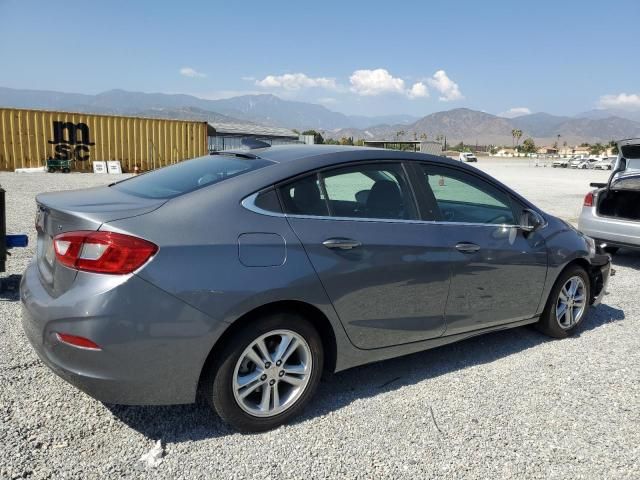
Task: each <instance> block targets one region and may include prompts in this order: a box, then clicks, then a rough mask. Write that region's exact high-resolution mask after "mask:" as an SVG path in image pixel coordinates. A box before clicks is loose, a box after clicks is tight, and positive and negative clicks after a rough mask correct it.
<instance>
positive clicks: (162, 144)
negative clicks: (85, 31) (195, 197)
mask: <svg viewBox="0 0 640 480" xmlns="http://www.w3.org/2000/svg"><path fill="white" fill-rule="evenodd" d="M207 153H208V145H207V123H206V122H197V121H184V120H165V119H158V118H142V117H122V116H113V115H94V114H90V113H70V112H54V111H46V110H26V109H17V108H0V170H15V169H16V168H34V167H42V166H45V165H46V163H47V160H48V159H56V160H72V161H73V167H72V169H73V170H78V171H92V170H93V164H92V162H94V161H99V160H105V161H107V160H120V162H121V163H122V168H123V170H124V171H133V169H134V167H135V166H136V165H137V166H138V168H140V169H141V170H143V171H145V170H151V169H154V168H159V167H163V166H165V165H169V164H172V163H176V162H180V161H182V160H186V159H189V158H194V157H198V156H202V155H206V154H207Z"/></svg>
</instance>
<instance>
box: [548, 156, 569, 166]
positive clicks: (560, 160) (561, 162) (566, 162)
mask: <svg viewBox="0 0 640 480" xmlns="http://www.w3.org/2000/svg"><path fill="white" fill-rule="evenodd" d="M551 166H552V167H553V168H567V167H568V166H569V160H568V159H566V158H556V159H555V160H554V161H553V163H552V164H551Z"/></svg>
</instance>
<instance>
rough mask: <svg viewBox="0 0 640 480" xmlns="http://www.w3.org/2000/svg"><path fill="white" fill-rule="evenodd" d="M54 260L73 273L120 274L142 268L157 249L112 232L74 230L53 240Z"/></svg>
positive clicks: (149, 243) (143, 241)
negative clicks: (70, 269) (73, 271)
mask: <svg viewBox="0 0 640 480" xmlns="http://www.w3.org/2000/svg"><path fill="white" fill-rule="evenodd" d="M53 246H54V249H55V252H56V259H57V260H58V262H60V263H61V264H62V265H65V266H67V267H69V268H73V269H75V270H82V271H85V272H94V273H108V274H114V275H123V274H126V273H131V272H133V271H134V270H137V269H138V268H140V267H141V266H142V265H144V264H145V263H146V262H147V260H149V259H150V258H151V257H152V256H153V255H154V254H155V253H156V252H157V251H158V246H157V245H155V244H153V243H151V242H148V241H146V240H142V239H141V238H137V237H132V236H130V235H123V234H122V233H115V232H93V231H78V232H67V233H61V234H60V235H56V236H55V237H53Z"/></svg>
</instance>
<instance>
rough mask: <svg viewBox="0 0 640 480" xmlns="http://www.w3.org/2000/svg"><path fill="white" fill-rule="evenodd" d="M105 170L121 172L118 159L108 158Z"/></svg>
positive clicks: (114, 172)
mask: <svg viewBox="0 0 640 480" xmlns="http://www.w3.org/2000/svg"><path fill="white" fill-rule="evenodd" d="M107 170H108V171H109V173H113V174H120V173H122V167H121V166H120V160H109V161H108V162H107Z"/></svg>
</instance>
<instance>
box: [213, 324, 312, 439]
mask: <svg viewBox="0 0 640 480" xmlns="http://www.w3.org/2000/svg"><path fill="white" fill-rule="evenodd" d="M216 356H217V358H218V360H217V361H216V362H215V363H214V364H213V365H212V366H211V368H210V371H209V372H207V373H208V374H207V377H206V381H205V384H204V395H205V397H206V398H207V400H208V401H209V403H210V404H211V405H212V406H213V408H214V409H215V410H216V412H217V413H218V415H220V417H221V418H222V419H223V420H224V421H225V422H226V423H228V424H229V425H231V426H232V427H234V428H236V429H237V430H239V431H242V432H262V431H265V430H271V429H272V428H275V427H278V426H280V425H282V424H284V423H286V422H288V421H289V420H290V419H292V418H293V417H295V416H297V415H298V414H299V413H300V412H301V411H302V409H303V408H304V406H305V405H306V404H307V403H308V402H309V400H310V399H311V397H312V396H313V394H314V393H315V390H316V388H317V386H318V383H319V381H320V376H321V373H322V369H323V363H324V352H323V349H322V341H321V340H320V336H319V334H318V332H317V330H316V329H315V327H314V326H313V325H312V324H311V323H310V322H309V321H308V320H306V319H305V318H303V317H301V316H299V315H296V314H293V313H278V314H272V315H268V316H265V317H262V318H260V319H258V320H256V321H255V322H252V323H250V324H249V325H248V326H247V328H243V329H242V330H239V331H238V332H236V334H235V335H233V336H232V337H231V338H230V339H229V340H228V341H227V342H226V345H225V346H224V347H223V349H222V351H221V352H220V353H219V354H218V355H216Z"/></svg>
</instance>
